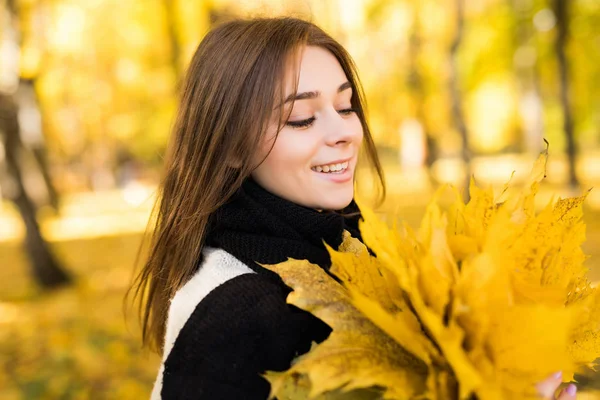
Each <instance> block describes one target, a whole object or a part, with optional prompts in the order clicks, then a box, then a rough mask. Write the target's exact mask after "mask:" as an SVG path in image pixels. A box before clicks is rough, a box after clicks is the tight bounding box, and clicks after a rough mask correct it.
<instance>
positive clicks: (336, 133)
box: [325, 110, 360, 146]
mask: <svg viewBox="0 0 600 400" xmlns="http://www.w3.org/2000/svg"><path fill="white" fill-rule="evenodd" d="M352 125H356V124H349V123H348V120H345V119H344V117H343V116H342V115H340V114H339V113H338V112H337V111H335V110H334V112H333V113H331V114H330V116H328V118H327V123H326V126H325V130H326V132H325V142H326V143H327V145H329V146H337V145H340V144H346V143H350V142H352V141H353V140H354V139H355V137H356V132H352ZM358 126H360V125H358Z"/></svg>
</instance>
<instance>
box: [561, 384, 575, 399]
mask: <svg viewBox="0 0 600 400" xmlns="http://www.w3.org/2000/svg"><path fill="white" fill-rule="evenodd" d="M576 397H577V386H575V385H573V384H572V383H571V384H570V385H569V386H567V387H566V388H564V389H563V390H562V391H561V392H560V395H559V396H558V397H557V400H574V399H575V398H576Z"/></svg>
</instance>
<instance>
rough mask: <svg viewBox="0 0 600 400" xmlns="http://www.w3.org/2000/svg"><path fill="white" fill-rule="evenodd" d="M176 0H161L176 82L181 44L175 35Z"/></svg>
mask: <svg viewBox="0 0 600 400" xmlns="http://www.w3.org/2000/svg"><path fill="white" fill-rule="evenodd" d="M176 4H177V2H176V1H173V0H163V6H164V10H165V20H166V25H167V26H166V28H167V35H168V36H169V44H170V45H171V66H172V68H173V71H174V72H175V76H176V77H177V78H176V79H177V84H178V85H179V80H180V77H181V46H180V45H179V39H178V37H177V14H176V13H177V10H176Z"/></svg>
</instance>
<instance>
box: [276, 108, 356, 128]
mask: <svg viewBox="0 0 600 400" xmlns="http://www.w3.org/2000/svg"><path fill="white" fill-rule="evenodd" d="M355 112H356V109H354V108H345V109H343V110H338V113H339V114H341V115H344V116H345V115H350V114H354V113H355ZM315 121H316V118H315V117H310V118H307V119H303V120H300V121H287V122H286V123H285V124H286V125H287V126H291V127H292V128H308V127H309V126H311V125H312V124H313V122H315Z"/></svg>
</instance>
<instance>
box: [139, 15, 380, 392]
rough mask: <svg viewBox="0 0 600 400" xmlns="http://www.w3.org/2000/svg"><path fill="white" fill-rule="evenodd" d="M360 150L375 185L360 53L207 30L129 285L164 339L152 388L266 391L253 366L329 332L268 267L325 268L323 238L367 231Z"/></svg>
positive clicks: (269, 35)
mask: <svg viewBox="0 0 600 400" xmlns="http://www.w3.org/2000/svg"><path fill="white" fill-rule="evenodd" d="M224 66H225V67H224ZM361 149H363V150H364V153H363V154H364V155H365V156H366V159H367V161H370V162H371V165H372V167H373V168H374V169H375V171H376V172H377V174H378V175H379V180H380V183H381V187H382V188H383V186H384V185H383V177H382V173H381V167H380V164H379V161H378V159H377V155H376V153H375V146H374V144H373V140H372V138H371V134H370V131H369V127H368V125H367V123H366V119H365V115H364V111H363V95H362V89H361V86H360V83H359V81H358V78H357V75H356V71H355V68H354V64H353V62H352V60H351V58H350V56H349V55H348V53H347V52H346V50H345V49H344V48H343V47H342V46H341V45H340V44H339V43H337V42H336V41H335V40H334V39H332V38H331V37H330V36H328V35H327V34H326V33H325V32H323V31H322V30H321V29H319V28H318V27H317V26H315V25H314V24H312V23H310V22H306V21H302V20H299V19H294V18H266V19H251V20H236V21H232V22H228V23H225V24H223V25H221V26H219V27H217V28H215V29H213V30H212V31H211V32H209V33H208V34H207V35H206V37H205V38H204V40H203V41H202V42H201V43H200V45H199V47H198V49H197V51H196V53H195V55H194V57H193V59H192V61H191V64H190V66H189V69H188V73H187V76H186V79H185V82H184V84H183V92H182V97H181V102H180V106H179V111H178V115H177V119H176V121H175V125H174V131H173V134H172V137H171V142H170V144H169V152H168V156H167V158H166V163H165V174H164V178H163V182H162V184H161V186H160V194H159V196H158V199H157V203H156V211H157V218H156V226H155V227H154V231H153V236H152V244H151V248H150V251H149V256H148V259H147V260H146V262H145V265H144V266H143V268H142V270H141V271H140V273H139V275H138V278H137V281H136V282H135V284H134V286H133V287H132V290H133V292H134V294H135V295H136V296H138V297H139V300H140V309H141V310H142V315H141V319H142V326H143V334H144V341H145V343H147V344H156V345H157V347H158V348H160V349H161V350H162V364H161V366H160V370H159V372H158V376H157V379H156V383H155V385H154V390H153V394H152V396H153V398H154V399H160V398H162V399H211V400H214V399H250V400H252V399H261V400H262V399H266V398H267V397H268V394H269V384H268V382H267V381H266V380H265V379H264V378H263V377H262V376H261V374H263V373H264V372H265V371H268V370H275V371H283V370H285V369H287V368H288V367H289V366H290V363H291V361H292V359H293V358H294V357H296V356H297V355H299V354H302V353H304V352H306V351H308V350H309V349H310V346H311V343H313V342H315V341H316V342H320V341H322V340H324V339H325V338H326V337H327V336H328V334H329V332H330V331H331V329H330V328H329V326H328V325H326V324H325V323H324V322H322V321H321V320H319V319H318V318H316V317H315V316H313V315H312V314H310V313H307V312H305V311H302V310H300V309H298V308H296V307H294V306H291V305H288V304H287V303H286V297H287V294H288V293H289V292H290V288H289V287H287V286H286V285H285V284H284V283H283V281H282V280H281V278H280V277H279V276H278V275H276V274H274V273H273V272H271V271H268V270H267V269H265V268H263V267H262V265H264V264H275V263H279V262H282V261H285V260H287V259H288V258H290V257H291V258H296V259H307V260H310V261H311V262H313V263H315V264H317V265H319V266H321V267H322V268H324V269H328V268H329V267H330V266H331V260H330V257H329V253H328V251H327V249H326V246H325V244H327V245H329V246H331V247H333V248H338V246H339V245H340V244H341V242H342V238H343V234H344V232H345V231H346V232H349V233H350V234H351V235H353V236H354V237H356V238H359V239H360V233H359V230H358V219H359V216H360V210H359V209H358V207H357V206H356V203H355V202H354V200H353V197H354V177H355V170H356V165H357V162H358V155H359V150H361ZM382 193H384V192H382ZM261 264H262V265H261Z"/></svg>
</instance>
